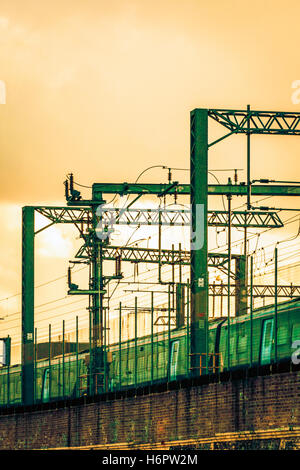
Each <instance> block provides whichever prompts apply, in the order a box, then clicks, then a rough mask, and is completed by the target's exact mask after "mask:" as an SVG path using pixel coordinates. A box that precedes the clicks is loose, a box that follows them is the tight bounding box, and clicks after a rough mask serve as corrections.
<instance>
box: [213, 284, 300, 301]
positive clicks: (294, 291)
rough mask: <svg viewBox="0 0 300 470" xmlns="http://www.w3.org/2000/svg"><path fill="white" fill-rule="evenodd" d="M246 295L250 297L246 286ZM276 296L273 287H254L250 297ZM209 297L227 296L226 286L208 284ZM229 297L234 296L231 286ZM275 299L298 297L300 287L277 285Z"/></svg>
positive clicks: (233, 287) (232, 286)
mask: <svg viewBox="0 0 300 470" xmlns="http://www.w3.org/2000/svg"><path fill="white" fill-rule="evenodd" d="M247 294H248V295H249V296H250V295H251V287H250V286H248V288H247ZM275 294H276V288H275V286H274V285H254V286H253V291H252V296H253V297H261V298H263V297H274V298H275ZM209 295H212V296H228V286H227V284H210V285H209ZM230 295H232V296H235V295H236V286H235V285H234V284H233V285H231V286H230ZM277 297H285V298H294V297H300V286H297V285H292V284H291V285H289V286H284V285H279V286H277Z"/></svg>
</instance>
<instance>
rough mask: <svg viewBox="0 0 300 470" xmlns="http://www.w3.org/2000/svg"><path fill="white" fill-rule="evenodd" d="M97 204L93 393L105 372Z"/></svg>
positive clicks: (95, 222) (94, 226) (94, 273)
mask: <svg viewBox="0 0 300 470" xmlns="http://www.w3.org/2000/svg"><path fill="white" fill-rule="evenodd" d="M97 206H98V205H97ZM97 206H96V205H95V206H92V214H93V216H92V217H93V219H92V220H93V232H92V260H91V261H92V262H91V268H92V279H91V281H92V282H91V288H92V290H93V291H96V292H97V293H93V294H92V295H91V305H92V316H91V317H92V318H91V320H92V321H91V335H92V338H91V344H92V357H91V358H90V359H91V360H90V372H91V374H90V380H91V387H90V391H91V393H93V394H95V393H97V392H98V390H97V389H98V386H99V375H98V374H99V373H100V372H103V357H102V354H103V299H102V290H103V286H102V283H103V279H102V256H101V255H102V253H101V243H102V240H100V238H98V237H97V234H96V228H97V217H96V210H97Z"/></svg>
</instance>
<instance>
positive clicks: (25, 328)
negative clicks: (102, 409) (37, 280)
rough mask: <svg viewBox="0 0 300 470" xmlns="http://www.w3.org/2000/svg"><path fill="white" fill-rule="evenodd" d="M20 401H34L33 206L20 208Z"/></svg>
mask: <svg viewBox="0 0 300 470" xmlns="http://www.w3.org/2000/svg"><path fill="white" fill-rule="evenodd" d="M21 342H22V402H23V404H24V405H31V404H33V401H34V207H23V209H22V338H21Z"/></svg>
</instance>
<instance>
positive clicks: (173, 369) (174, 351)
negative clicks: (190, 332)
mask: <svg viewBox="0 0 300 470" xmlns="http://www.w3.org/2000/svg"><path fill="white" fill-rule="evenodd" d="M178 353H179V340H176V341H172V344H171V355H170V380H174V379H176V374H177V363H178Z"/></svg>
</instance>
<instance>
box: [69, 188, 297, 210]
mask: <svg viewBox="0 0 300 470" xmlns="http://www.w3.org/2000/svg"><path fill="white" fill-rule="evenodd" d="M163 193H165V194H169V195H170V194H182V195H189V194H190V185H189V184H180V183H177V184H176V185H174V184H172V185H169V184H151V183H143V184H135V183H94V184H93V200H92V201H79V202H78V204H82V205H85V204H87V203H89V204H90V203H95V202H97V201H100V200H102V195H103V194H120V195H127V194H150V195H161V194H163ZM228 194H231V195H232V196H247V194H248V191H247V186H246V184H244V183H241V184H209V185H208V195H211V196H213V195H215V196H219V195H224V196H226V195H228ZM251 194H252V195H253V196H300V185H297V184H252V185H251ZM71 204H72V201H70V205H71ZM76 204H77V203H76Z"/></svg>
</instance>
